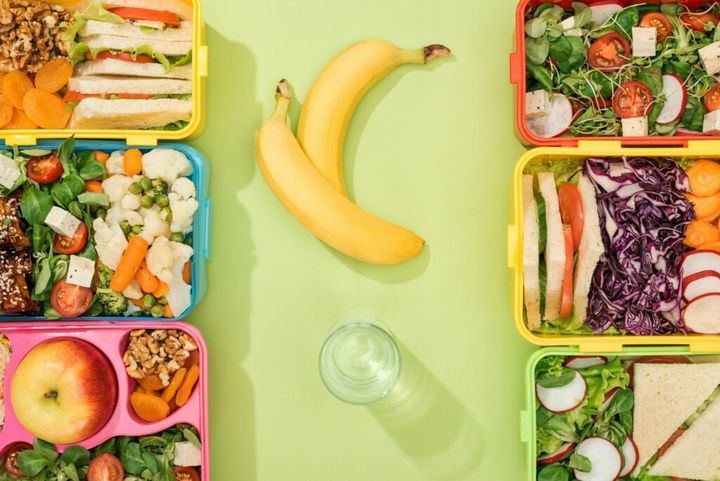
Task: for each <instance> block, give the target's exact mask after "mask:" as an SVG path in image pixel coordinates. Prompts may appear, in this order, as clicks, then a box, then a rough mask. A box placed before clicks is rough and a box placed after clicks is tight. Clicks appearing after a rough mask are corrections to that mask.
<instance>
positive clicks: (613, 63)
mask: <svg viewBox="0 0 720 481" xmlns="http://www.w3.org/2000/svg"><path fill="white" fill-rule="evenodd" d="M631 56H632V53H631V49H630V42H628V41H627V39H626V38H625V37H624V36H622V35H620V34H619V33H617V32H610V33H606V34H605V35H603V36H602V37H600V38H599V39H597V40H595V42H593V44H592V45H590V48H589V49H588V53H587V57H588V62H590V66H591V67H592V68H594V69H595V70H599V71H601V72H612V71H613V70H617V69H619V68H620V67H622V66H623V65H625V64H626V63H628V61H629V59H630V57H631Z"/></svg>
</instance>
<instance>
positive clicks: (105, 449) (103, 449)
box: [90, 299, 117, 456]
mask: <svg viewBox="0 0 720 481" xmlns="http://www.w3.org/2000/svg"><path fill="white" fill-rule="evenodd" d="M96 301H97V299H96ZM94 304H95V303H93V305H94ZM90 308H91V309H92V306H90ZM93 452H94V454H95V456H98V455H100V454H106V453H107V454H112V455H115V453H117V442H116V438H110V439H108V440H107V441H105V442H104V443H102V444H101V445H99V446H98V447H96V448H95V449H94V450H93Z"/></svg>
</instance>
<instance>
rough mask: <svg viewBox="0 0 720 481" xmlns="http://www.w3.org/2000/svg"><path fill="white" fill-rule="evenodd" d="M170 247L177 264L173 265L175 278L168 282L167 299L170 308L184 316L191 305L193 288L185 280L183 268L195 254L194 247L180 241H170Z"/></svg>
mask: <svg viewBox="0 0 720 481" xmlns="http://www.w3.org/2000/svg"><path fill="white" fill-rule="evenodd" d="M170 248H171V250H172V251H173V256H174V257H175V266H174V267H173V280H172V282H169V283H168V289H169V290H168V293H167V294H166V295H165V299H167V301H168V305H169V306H170V310H171V311H172V313H173V315H174V316H176V317H177V316H182V314H183V313H184V312H185V311H186V310H187V308H188V307H190V304H191V300H192V290H191V287H190V285H189V284H186V283H185V281H184V280H183V274H182V273H183V269H184V268H185V263H186V262H187V261H189V260H190V258H191V257H192V255H193V248H192V247H190V246H188V245H185V244H182V243H179V242H170Z"/></svg>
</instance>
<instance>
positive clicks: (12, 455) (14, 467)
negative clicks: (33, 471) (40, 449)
mask: <svg viewBox="0 0 720 481" xmlns="http://www.w3.org/2000/svg"><path fill="white" fill-rule="evenodd" d="M32 448H33V447H32V445H31V444H28V443H23V442H17V443H12V444H11V445H10V446H8V447H7V448H5V454H3V466H4V467H5V471H7V472H8V473H10V474H12V475H13V476H17V477H19V478H25V477H26V476H25V473H23V472H22V471H21V470H20V467H19V466H18V462H17V457H18V454H20V453H22V452H23V451H28V450H30V449H32Z"/></svg>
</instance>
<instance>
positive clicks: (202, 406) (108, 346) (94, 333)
mask: <svg viewBox="0 0 720 481" xmlns="http://www.w3.org/2000/svg"><path fill="white" fill-rule="evenodd" d="M135 329H177V330H179V331H184V332H187V333H188V334H190V335H191V336H192V337H193V339H194V340H195V343H196V344H197V346H198V350H199V355H200V356H199V358H200V377H199V379H198V382H197V384H196V385H195V387H194V389H193V392H192V394H191V395H190V398H189V400H188V402H187V404H185V405H184V406H182V407H180V408H178V409H177V410H176V411H175V412H173V413H171V414H170V416H168V417H167V418H165V419H163V420H161V421H157V422H146V421H143V420H142V419H140V418H139V417H138V416H137V415H136V414H135V413H134V411H133V409H132V407H131V405H130V394H131V393H132V392H133V391H134V389H135V386H136V381H135V380H134V379H132V378H131V377H130V376H128V374H127V372H126V370H125V365H124V363H123V353H124V352H125V349H126V347H127V342H128V336H129V333H130V331H132V330H135ZM0 332H2V333H3V334H5V335H6V336H7V338H8V339H9V340H10V349H11V353H12V354H11V357H10V362H9V363H8V366H7V370H6V372H5V381H4V385H3V386H2V389H3V391H2V392H3V399H4V400H5V423H4V426H3V427H2V430H0V453H2V452H3V450H4V449H5V448H6V447H7V446H9V445H10V444H12V443H15V442H18V441H24V442H28V443H32V442H33V440H34V437H33V435H32V434H30V433H29V432H28V431H27V430H26V429H25V428H24V427H23V426H22V425H21V424H20V422H19V421H18V419H17V418H16V417H15V412H14V410H13V405H12V401H11V396H10V392H11V384H12V378H13V374H14V372H15V370H16V369H17V367H18V364H19V363H20V361H22V359H23V358H24V357H25V355H26V354H27V353H28V352H29V351H30V350H31V349H32V348H33V347H35V346H37V345H38V344H40V343H42V342H44V341H48V340H51V339H60V338H76V339H81V340H84V341H87V342H89V343H90V344H92V345H93V346H95V347H97V348H98V349H100V351H102V352H103V353H104V354H105V356H107V358H108V360H109V361H110V364H111V365H112V367H113V369H114V372H115V375H116V377H117V383H118V385H117V388H118V389H117V392H118V398H117V403H116V405H115V409H114V412H113V414H112V416H111V418H110V419H109V421H108V422H107V423H106V424H105V426H103V427H102V428H101V429H100V431H98V432H97V433H96V434H94V435H93V436H91V437H90V438H88V439H86V440H84V441H82V442H80V443H77V444H79V445H80V446H83V447H85V448H88V449H91V448H93V447H95V446H97V445H99V444H101V443H103V442H105V441H107V440H108V439H110V438H112V437H115V436H147V435H151V434H154V433H158V432H160V431H163V430H165V429H168V428H170V427H172V426H174V425H176V424H179V423H182V424H191V425H192V426H194V427H195V428H196V429H197V431H198V433H199V434H200V440H201V444H202V465H201V471H202V479H203V480H204V481H208V480H209V479H210V471H209V461H210V449H209V441H210V437H209V425H208V385H207V376H208V374H207V347H206V345H205V341H204V340H203V338H202V335H201V334H200V331H198V330H197V329H196V328H194V327H192V326H190V325H187V324H184V323H179V322H143V323H136V322H124V321H121V322H116V323H112V324H111V323H107V322H89V323H81V324H77V323H75V324H73V323H65V322H63V323H53V324H30V323H7V324H3V325H2V326H1V327H0ZM57 448H58V450H59V451H61V450H62V449H63V448H64V446H57Z"/></svg>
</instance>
